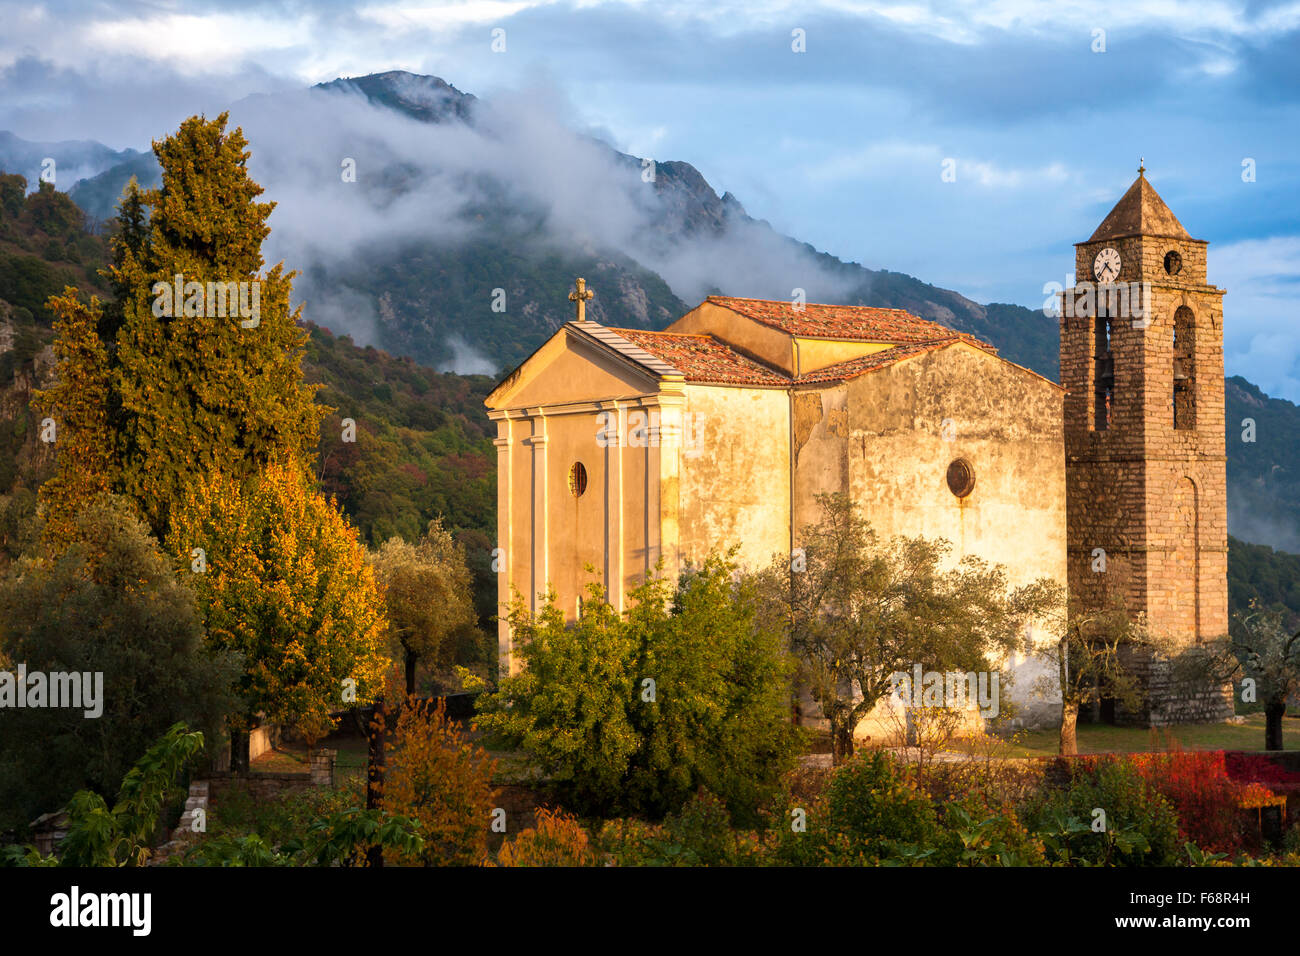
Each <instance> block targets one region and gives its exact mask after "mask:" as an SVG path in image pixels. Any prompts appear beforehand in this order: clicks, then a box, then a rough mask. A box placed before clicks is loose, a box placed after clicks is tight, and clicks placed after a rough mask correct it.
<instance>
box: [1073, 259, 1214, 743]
mask: <svg viewBox="0 0 1300 956" xmlns="http://www.w3.org/2000/svg"><path fill="white" fill-rule="evenodd" d="M1108 246H1110V247H1114V248H1116V249H1117V250H1118V251H1119V252H1120V256H1121V261H1122V265H1121V272H1120V276H1119V279H1118V281H1119V282H1121V283H1132V282H1149V283H1150V284H1151V294H1150V299H1149V301H1148V302H1146V303H1145V307H1146V310H1147V311H1146V314H1145V315H1144V316H1137V317H1135V316H1133V315H1126V316H1116V317H1114V318H1113V320H1112V330H1111V335H1110V342H1109V346H1110V348H1109V355H1110V360H1111V362H1112V363H1113V377H1114V387H1113V394H1112V399H1111V416H1110V422H1109V424H1108V425H1104V426H1099V422H1098V416H1097V410H1096V402H1097V401H1098V399H1097V392H1096V385H1097V376H1098V374H1099V370H1100V369H1101V368H1102V367H1103V366H1104V362H1102V361H1099V358H1100V356H1101V354H1102V353H1104V352H1105V349H1104V344H1103V343H1099V342H1098V341H1097V335H1098V332H1097V320H1096V319H1095V318H1093V317H1092V316H1088V315H1083V316H1069V315H1065V316H1062V319H1061V381H1062V384H1063V385H1065V387H1066V389H1067V390H1068V393H1069V394H1068V395H1067V398H1066V402H1065V450H1066V471H1067V503H1066V512H1067V519H1066V521H1067V527H1068V536H1069V581H1070V592H1071V594H1072V595H1073V596H1074V597H1075V598H1077V599H1079V600H1081V601H1082V602H1083V604H1084V606H1086V607H1099V606H1102V605H1103V604H1104V603H1105V602H1107V601H1108V600H1111V599H1118V600H1122V601H1123V602H1124V603H1125V604H1126V606H1127V607H1128V609H1129V611H1130V613H1132V614H1134V615H1138V614H1141V615H1145V618H1146V621H1147V626H1148V627H1149V628H1150V630H1151V632H1152V633H1153V635H1155V636H1159V637H1163V638H1167V639H1170V640H1172V641H1173V642H1175V643H1176V644H1177V645H1178V646H1181V647H1195V646H1196V645H1198V644H1200V643H1203V642H1205V641H1208V640H1213V639H1215V638H1218V637H1220V636H1222V635H1224V634H1226V632H1227V627H1228V592H1227V531H1228V528H1227V480H1226V470H1225V469H1226V457H1225V449H1224V396H1223V308H1222V297H1223V291H1222V290H1221V289H1217V288H1215V287H1214V286H1211V285H1209V284H1208V283H1207V280H1206V244H1205V243H1203V242H1199V241H1197V240H1191V239H1173V238H1164V237H1158V236H1131V237H1124V238H1118V239H1107V240H1102V241H1098V242H1089V243H1082V244H1080V245H1079V246H1078V247H1077V250H1076V263H1075V268H1076V272H1077V274H1078V276H1079V278H1080V280H1084V281H1095V277H1094V276H1093V274H1092V264H1093V260H1094V258H1095V256H1096V254H1097V253H1098V252H1099V251H1100V250H1101V249H1102V248H1105V247H1108ZM1171 251H1176V252H1178V253H1179V254H1180V255H1181V256H1182V262H1183V266H1182V269H1181V271H1180V272H1178V273H1177V274H1175V275H1170V274H1169V273H1167V272H1166V271H1165V268H1164V258H1165V255H1166V253H1167V252H1171ZM1184 309H1185V310H1187V311H1186V312H1184V313H1183V314H1184V315H1187V316H1189V319H1190V327H1191V328H1192V329H1193V330H1194V335H1193V337H1192V340H1191V345H1190V346H1188V348H1187V349H1186V350H1185V351H1186V355H1185V357H1184V360H1183V361H1180V363H1179V374H1180V375H1183V374H1188V375H1190V378H1187V379H1179V381H1185V382H1186V383H1187V387H1188V391H1187V392H1186V393H1184V394H1189V395H1191V396H1192V404H1193V405H1194V408H1195V417H1194V422H1193V427H1181V426H1182V425H1185V424H1186V423H1187V421H1188V419H1187V417H1186V414H1185V415H1184V419H1183V421H1182V422H1181V423H1180V427H1175V422H1174V386H1175V352H1174V317H1175V314H1176V313H1178V312H1179V311H1180V310H1184ZM1099 346H1101V348H1099ZM1183 407H1184V410H1185V412H1186V409H1187V405H1186V404H1185V405H1184V406H1183ZM1097 549H1101V550H1102V551H1103V552H1104V558H1103V559H1102V560H1104V565H1103V564H1102V563H1101V561H1099V555H1098V552H1097ZM1103 568H1104V569H1103ZM1131 659H1132V663H1133V666H1134V668H1135V670H1136V671H1137V672H1138V673H1140V675H1141V676H1142V678H1143V680H1144V681H1145V682H1146V683H1145V686H1146V689H1147V693H1148V695H1149V696H1150V697H1151V701H1150V702H1149V704H1147V705H1144V706H1143V707H1142V708H1138V709H1135V710H1132V711H1128V712H1125V711H1123V710H1122V708H1121V709H1120V710H1119V712H1118V713H1117V715H1116V716H1117V719H1120V720H1123V721H1125V722H1139V723H1153V724H1161V723H1180V722H1189V721H1201V720H1221V719H1224V718H1226V717H1228V716H1230V715H1231V714H1232V702H1231V689H1230V688H1227V687H1199V688H1188V687H1183V686H1175V684H1174V683H1173V681H1172V679H1171V672H1170V669H1169V667H1168V666H1167V665H1166V664H1165V663H1161V662H1156V661H1153V660H1151V658H1150V655H1149V654H1136V655H1131Z"/></svg>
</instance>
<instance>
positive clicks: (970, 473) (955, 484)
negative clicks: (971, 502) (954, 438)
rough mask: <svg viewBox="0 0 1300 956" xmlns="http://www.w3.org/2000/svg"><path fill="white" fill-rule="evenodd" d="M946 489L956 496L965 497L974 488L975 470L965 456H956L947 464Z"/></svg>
mask: <svg viewBox="0 0 1300 956" xmlns="http://www.w3.org/2000/svg"><path fill="white" fill-rule="evenodd" d="M948 490H949V491H951V492H952V493H953V494H954V495H956V496H957V497H958V498H965V497H966V496H967V495H969V494H970V493H971V492H972V491H974V490H975V470H974V469H973V468H971V466H970V462H968V461H967V460H966V459H965V458H958V459H956V460H954V461H953V463H952V464H950V465H949V466H948Z"/></svg>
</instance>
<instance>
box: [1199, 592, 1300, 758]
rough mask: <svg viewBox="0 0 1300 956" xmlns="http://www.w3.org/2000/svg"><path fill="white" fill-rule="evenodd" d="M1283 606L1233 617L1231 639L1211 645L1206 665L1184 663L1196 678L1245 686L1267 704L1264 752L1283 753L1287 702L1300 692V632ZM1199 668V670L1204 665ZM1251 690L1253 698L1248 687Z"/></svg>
mask: <svg viewBox="0 0 1300 956" xmlns="http://www.w3.org/2000/svg"><path fill="white" fill-rule="evenodd" d="M1290 621H1293V615H1292V614H1291V613H1290V612H1289V611H1288V610H1285V609H1283V608H1276V607H1274V608H1271V609H1268V610H1264V609H1261V608H1259V607H1257V606H1252V607H1251V609H1250V610H1249V611H1248V612H1246V613H1240V614H1235V615H1233V619H1232V621H1231V624H1230V627H1229V631H1230V633H1229V635H1228V636H1227V637H1226V638H1221V639H1220V640H1218V641H1214V642H1208V643H1207V644H1206V645H1205V648H1204V651H1205V654H1204V656H1203V657H1202V658H1201V660H1200V661H1194V662H1192V663H1191V664H1188V663H1184V664H1183V666H1182V668H1181V670H1183V671H1190V672H1191V673H1192V674H1193V679H1195V677H1196V676H1204V675H1207V674H1208V678H1209V680H1210V681H1211V682H1212V683H1216V684H1222V683H1224V682H1226V681H1229V680H1240V681H1243V682H1244V681H1250V684H1245V683H1243V685H1242V689H1243V696H1244V697H1245V698H1246V700H1247V702H1249V701H1250V700H1251V699H1253V700H1254V701H1255V702H1258V703H1261V704H1263V705H1264V749H1265V750H1282V749H1283V742H1282V718H1283V717H1285V716H1286V708H1287V701H1288V700H1289V699H1293V698H1294V697H1295V695H1296V694H1297V693H1300V628H1296V627H1295V625H1294V623H1290V624H1288V622H1290ZM1198 664H1199V666H1196V665H1198ZM1247 687H1249V688H1250V690H1251V694H1250V695H1246V694H1245V693H1244V692H1245V689H1246V688H1247Z"/></svg>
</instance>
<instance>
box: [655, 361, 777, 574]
mask: <svg viewBox="0 0 1300 956" xmlns="http://www.w3.org/2000/svg"><path fill="white" fill-rule="evenodd" d="M685 391H686V405H685V415H684V417H683V425H684V432H685V434H684V435H683V439H684V440H683V442H682V443H681V449H680V455H681V485H680V495H681V496H680V513H679V532H678V533H679V537H680V549H681V554H682V557H683V559H684V560H685V559H689V560H692V561H695V562H697V563H698V562H699V561H701V560H703V558H704V557H705V555H707V554H708V552H709V551H710V550H713V549H719V550H720V549H722V548H725V547H728V546H730V545H733V544H736V545H739V546H740V551H739V553H738V557H739V559H740V561H741V562H742V564H744V565H747V566H749V567H751V568H758V567H763V566H765V565H767V563H768V562H769V561H771V560H772V556H773V554H775V553H781V554H785V553H787V552H788V551H789V549H790V457H789V454H788V449H789V447H790V440H789V434H790V400H789V397H788V394H787V393H786V391H785V390H784V389H773V388H766V389H764V388H724V387H720V386H707V385H687V386H686V390H685Z"/></svg>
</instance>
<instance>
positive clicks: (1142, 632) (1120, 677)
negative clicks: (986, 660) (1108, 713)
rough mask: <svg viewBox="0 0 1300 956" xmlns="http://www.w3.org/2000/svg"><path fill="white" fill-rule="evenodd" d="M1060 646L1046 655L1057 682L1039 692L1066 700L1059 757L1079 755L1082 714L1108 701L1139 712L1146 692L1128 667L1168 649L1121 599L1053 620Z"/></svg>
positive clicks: (1110, 597) (1073, 606) (1078, 607)
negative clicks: (1140, 656)
mask: <svg viewBox="0 0 1300 956" xmlns="http://www.w3.org/2000/svg"><path fill="white" fill-rule="evenodd" d="M1053 630H1054V632H1055V633H1056V634H1058V635H1059V639H1058V640H1057V642H1056V643H1055V644H1053V645H1051V646H1048V647H1045V648H1044V649H1043V655H1044V656H1045V657H1046V658H1048V659H1049V660H1050V661H1051V662H1052V664H1053V665H1054V666H1053V668H1052V671H1053V673H1052V676H1051V677H1046V678H1043V679H1042V684H1041V685H1040V689H1042V690H1043V691H1044V692H1050V691H1056V692H1059V693H1060V695H1061V726H1060V731H1059V734H1058V743H1057V748H1058V752H1059V753H1061V754H1062V755H1065V756H1070V755H1074V754H1077V753H1078V752H1079V743H1078V724H1079V710H1080V708H1082V707H1086V706H1088V705H1090V704H1096V703H1099V702H1100V701H1101V700H1102V699H1103V698H1107V699H1110V700H1113V701H1115V702H1116V703H1117V704H1119V705H1121V706H1123V707H1128V708H1136V707H1137V706H1138V705H1140V704H1141V702H1142V699H1143V688H1142V685H1141V683H1140V681H1139V680H1138V679H1137V676H1136V674H1135V673H1134V671H1133V669H1132V667H1131V666H1129V662H1130V660H1131V655H1132V654H1134V653H1156V652H1158V651H1161V650H1165V649H1166V648H1165V646H1164V645H1163V644H1162V643H1161V642H1159V641H1157V639H1156V638H1155V637H1154V636H1153V635H1152V634H1151V633H1150V632H1149V630H1148V629H1147V627H1146V625H1145V622H1144V621H1143V620H1142V618H1141V617H1134V616H1132V615H1130V614H1129V612H1128V608H1127V607H1126V606H1125V604H1124V601H1123V599H1122V598H1121V597H1119V596H1118V595H1114V594H1110V593H1107V594H1106V596H1105V598H1104V599H1103V601H1102V602H1101V604H1100V605H1099V606H1095V607H1085V606H1083V604H1082V603H1081V602H1079V601H1077V600H1075V601H1072V602H1071V603H1070V607H1069V612H1068V614H1065V615H1064V616H1062V615H1060V614H1059V613H1058V614H1056V615H1055V616H1054V622H1053Z"/></svg>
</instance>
